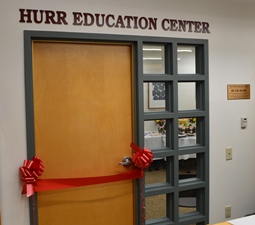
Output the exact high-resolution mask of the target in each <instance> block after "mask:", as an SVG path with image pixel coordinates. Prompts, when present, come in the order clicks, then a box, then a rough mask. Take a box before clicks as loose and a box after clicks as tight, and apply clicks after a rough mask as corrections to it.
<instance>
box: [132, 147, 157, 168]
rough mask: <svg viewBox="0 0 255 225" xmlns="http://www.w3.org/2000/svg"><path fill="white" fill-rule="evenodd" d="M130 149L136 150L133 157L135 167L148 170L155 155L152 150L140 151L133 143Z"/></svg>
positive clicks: (144, 149)
mask: <svg viewBox="0 0 255 225" xmlns="http://www.w3.org/2000/svg"><path fill="white" fill-rule="evenodd" d="M130 147H131V148H133V149H134V150H135V153H134V154H133V156H132V162H133V163H134V165H135V166H136V167H138V168H140V169H147V168H148V167H149V166H150V164H151V163H152V162H153V154H152V152H151V150H150V149H148V148H143V149H140V148H139V147H138V146H137V145H136V144H134V143H131V145H130Z"/></svg>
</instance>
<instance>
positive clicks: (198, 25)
mask: <svg viewBox="0 0 255 225" xmlns="http://www.w3.org/2000/svg"><path fill="white" fill-rule="evenodd" d="M194 23H195V31H194V32H196V33H201V22H194Z"/></svg>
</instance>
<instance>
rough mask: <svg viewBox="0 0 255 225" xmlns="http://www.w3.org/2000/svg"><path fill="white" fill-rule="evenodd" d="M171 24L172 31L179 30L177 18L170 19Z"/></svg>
mask: <svg viewBox="0 0 255 225" xmlns="http://www.w3.org/2000/svg"><path fill="white" fill-rule="evenodd" d="M170 23H171V26H170V30H171V31H177V29H178V27H176V23H177V20H170Z"/></svg>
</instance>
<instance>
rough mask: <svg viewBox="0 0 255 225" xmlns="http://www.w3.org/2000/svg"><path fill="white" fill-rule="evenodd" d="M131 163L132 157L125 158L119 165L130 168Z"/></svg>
mask: <svg viewBox="0 0 255 225" xmlns="http://www.w3.org/2000/svg"><path fill="white" fill-rule="evenodd" d="M131 163H132V159H131V157H129V156H125V157H124V158H123V159H122V162H119V165H122V166H129V165H131Z"/></svg>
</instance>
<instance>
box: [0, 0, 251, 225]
mask: <svg viewBox="0 0 255 225" xmlns="http://www.w3.org/2000/svg"><path fill="white" fill-rule="evenodd" d="M20 8H26V9H51V10H61V11H65V12H67V14H68V18H67V19H68V20H71V16H70V15H72V12H74V11H79V12H90V13H105V14H114V15H131V16H145V17H156V18H158V20H159V21H160V20H162V19H163V18H169V19H182V20H194V21H206V22H208V23H209V24H210V31H211V33H210V34H201V33H189V32H170V31H163V30H162V29H158V30H157V31H154V30H141V29H136V30H135V29H121V28H108V27H101V28H100V27H96V26H92V27H86V26H74V25H72V24H68V25H50V24H35V23H31V24H30V23H19V9H20ZM254 10H255V3H253V2H252V1H242V0H240V1H237V0H236V1H235V0H222V1H214V0H208V1H206V2H205V1H204V0H194V1H186V0H178V1H177V0H171V1H169V0H162V1H148V0H140V1H136V0H129V1H126V0H125V1H124V0H99V1H92V0H83V1H79V0H76V1H67V0H60V1H57V2H54V1H50V0H44V1H29V0H23V1H17V0H2V1H1V7H0V17H1V18H0V28H1V35H0V49H1V51H0V56H1V57H0V68H1V73H0V184H1V185H0V207H1V213H2V225H10V224H17V223H18V224H19V225H28V224H29V210H28V200H27V198H26V197H25V196H21V194H20V192H21V188H22V184H21V182H20V181H19V174H18V168H19V167H20V166H21V165H22V162H23V160H24V159H26V157H27V156H26V126H25V124H26V123H25V95H24V91H25V89H24V48H23V31H24V30H45V31H66V32H84V33H107V34H126V35H147V36H163V37H182V38H201V39H208V40H209V68H210V69H209V82H210V89H209V98H210V222H211V223H217V222H220V221H224V220H225V218H224V208H225V206H226V205H231V206H232V217H231V219H234V218H237V217H241V216H244V215H245V214H247V213H252V212H254V209H255V195H254V190H255V180H254V179H253V176H254V165H255V151H254V145H255V139H254V133H255V126H254V124H255V117H254V112H255V100H254V91H253V90H254V86H255V54H254V52H255V42H254V36H255V27H254V21H255V14H254ZM227 84H250V85H251V99H249V100H234V101H228V100H227V96H226V94H227ZM241 116H246V117H247V118H248V126H247V129H245V130H242V129H241V128H240V117H241ZM230 146H231V147H232V148H233V160H232V161H225V148H226V147H230Z"/></svg>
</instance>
